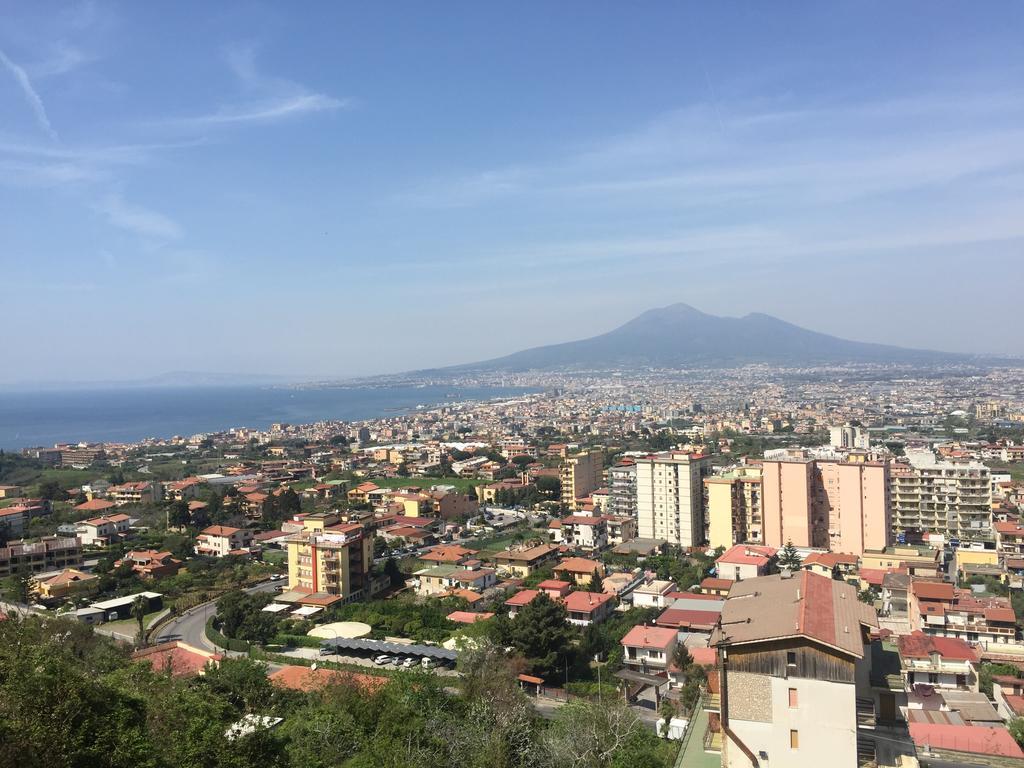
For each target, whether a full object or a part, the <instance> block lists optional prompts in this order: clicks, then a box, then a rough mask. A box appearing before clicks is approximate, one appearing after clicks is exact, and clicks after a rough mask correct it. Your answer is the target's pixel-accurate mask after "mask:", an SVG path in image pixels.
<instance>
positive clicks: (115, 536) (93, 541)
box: [76, 514, 131, 547]
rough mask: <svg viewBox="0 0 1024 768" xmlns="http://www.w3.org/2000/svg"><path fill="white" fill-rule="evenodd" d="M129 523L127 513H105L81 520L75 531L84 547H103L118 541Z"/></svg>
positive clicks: (129, 519) (125, 531)
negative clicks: (101, 515)
mask: <svg viewBox="0 0 1024 768" xmlns="http://www.w3.org/2000/svg"><path fill="white" fill-rule="evenodd" d="M130 525H131V518H129V517H128V515H124V514H117V515H105V516H103V517H94V518H92V519H90V520H83V521H82V522H81V523H79V524H78V526H77V529H76V532H77V534H78V538H79V539H81V541H82V546H85V547H105V546H107V545H108V544H113V543H114V542H116V541H119V540H120V539H121V538H122V537H123V536H124V534H125V533H127V531H128V528H129V527H130Z"/></svg>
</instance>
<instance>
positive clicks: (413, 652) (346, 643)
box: [320, 637, 459, 661]
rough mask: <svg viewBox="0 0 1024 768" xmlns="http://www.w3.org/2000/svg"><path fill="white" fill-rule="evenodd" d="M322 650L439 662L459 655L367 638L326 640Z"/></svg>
mask: <svg viewBox="0 0 1024 768" xmlns="http://www.w3.org/2000/svg"><path fill="white" fill-rule="evenodd" d="M320 647H321V648H333V649H334V651H335V653H337V652H338V651H376V652H378V653H387V654H391V655H403V656H420V657H426V658H428V659H438V660H439V661H455V660H456V659H457V658H458V656H459V655H458V653H456V652H455V651H449V650H448V649H447V648H438V647H437V646H434V645H413V644H410V645H407V644H405V643H391V642H388V641H387V640H370V639H368V638H365V637H357V638H344V637H339V638H337V639H334V638H332V639H330V640H325V641H324V642H322V643H320Z"/></svg>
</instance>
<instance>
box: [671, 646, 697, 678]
mask: <svg viewBox="0 0 1024 768" xmlns="http://www.w3.org/2000/svg"><path fill="white" fill-rule="evenodd" d="M672 663H673V664H675V665H676V668H677V669H678V670H679V671H680V672H685V671H686V669H687V668H688V667H689V666H690V665H691V664H693V656H692V655H691V654H690V649H689V648H687V647H686V645H684V644H683V643H679V644H678V645H677V646H676V650H675V652H674V653H673V654H672Z"/></svg>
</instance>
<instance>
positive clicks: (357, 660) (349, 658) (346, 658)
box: [287, 648, 458, 677]
mask: <svg viewBox="0 0 1024 768" xmlns="http://www.w3.org/2000/svg"><path fill="white" fill-rule="evenodd" d="M287 655H289V656H300V657H302V658H304V659H314V660H317V659H323V660H325V661H336V662H340V663H342V664H354V665H356V666H360V667H367V668H368V669H390V670H395V669H398V670H409V671H417V672H430V673H432V674H435V675H441V676H444V677H454V676H457V675H458V672H456V671H455V670H454V669H453V668H451V667H448V666H436V667H431V668H427V667H424V666H423V665H422V664H416V666H414V667H403V666H401V665H399V666H395V665H394V664H393V663H392V664H375V663H374V661H373V659H374V658H375V657H378V656H381V655H385V654H380V653H378V652H373V653H370V654H368V655H363V654H355V653H340V654H339V653H332V654H330V655H329V656H325V655H323V654H321V653H320V649H319V648H295V649H293V650H291V651H288V654H287ZM386 655H387V656H391V657H392V658H394V656H395V655H394V654H390V653H389V654H386ZM398 658H408V657H405V656H402V655H401V654H399V655H398Z"/></svg>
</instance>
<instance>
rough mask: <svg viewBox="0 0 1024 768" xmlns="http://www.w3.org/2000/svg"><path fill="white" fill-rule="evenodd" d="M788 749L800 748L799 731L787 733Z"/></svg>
mask: <svg viewBox="0 0 1024 768" xmlns="http://www.w3.org/2000/svg"><path fill="white" fill-rule="evenodd" d="M789 748H790V749H799V748H800V731H790V732H789Z"/></svg>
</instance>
